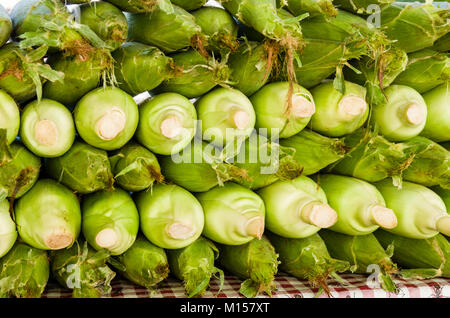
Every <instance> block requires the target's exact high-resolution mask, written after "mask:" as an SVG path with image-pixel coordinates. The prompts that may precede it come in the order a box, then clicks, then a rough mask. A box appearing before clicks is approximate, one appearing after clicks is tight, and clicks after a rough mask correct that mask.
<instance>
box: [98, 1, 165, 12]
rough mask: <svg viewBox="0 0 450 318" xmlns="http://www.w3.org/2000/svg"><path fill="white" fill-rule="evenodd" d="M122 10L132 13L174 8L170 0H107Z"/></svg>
mask: <svg viewBox="0 0 450 318" xmlns="http://www.w3.org/2000/svg"><path fill="white" fill-rule="evenodd" d="M106 1H107V2H109V3H112V4H114V5H115V6H116V7H118V8H120V9H122V11H126V12H131V13H145V12H147V13H151V12H153V11H154V10H156V9H157V8H162V9H163V10H173V8H172V3H171V2H170V0H106Z"/></svg>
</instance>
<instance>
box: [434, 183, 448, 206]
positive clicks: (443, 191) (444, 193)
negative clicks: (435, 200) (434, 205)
mask: <svg viewBox="0 0 450 318" xmlns="http://www.w3.org/2000/svg"><path fill="white" fill-rule="evenodd" d="M431 190H433V191H434V192H436V193H437V194H438V195H439V196H440V197H441V199H442V201H444V203H445V206H446V207H447V212H450V190H449V189H442V188H441V187H439V186H435V187H432V188H431Z"/></svg>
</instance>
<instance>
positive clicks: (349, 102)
mask: <svg viewBox="0 0 450 318" xmlns="http://www.w3.org/2000/svg"><path fill="white" fill-rule="evenodd" d="M339 109H340V110H341V112H343V113H344V114H345V115H347V116H352V117H355V116H359V115H361V114H363V113H364V112H365V111H366V109H367V103H366V101H365V100H364V99H363V98H361V97H358V96H344V97H343V98H342V99H341V101H340V102H339Z"/></svg>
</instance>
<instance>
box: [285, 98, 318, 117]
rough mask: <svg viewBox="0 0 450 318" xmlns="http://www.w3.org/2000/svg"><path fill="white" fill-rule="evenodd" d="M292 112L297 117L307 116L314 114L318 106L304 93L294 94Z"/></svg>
mask: <svg viewBox="0 0 450 318" xmlns="http://www.w3.org/2000/svg"><path fill="white" fill-rule="evenodd" d="M291 112H292V114H293V115H294V116H295V117H300V118H307V117H311V116H312V115H314V113H315V112H316V106H315V105H314V103H312V102H311V101H309V100H308V99H307V98H305V97H304V96H303V95H302V94H296V95H294V96H292V110H291Z"/></svg>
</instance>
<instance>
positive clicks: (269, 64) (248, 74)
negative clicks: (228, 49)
mask: <svg viewBox="0 0 450 318" xmlns="http://www.w3.org/2000/svg"><path fill="white" fill-rule="evenodd" d="M269 50H270V49H269V48H266V47H265V46H264V45H263V44H260V43H258V42H253V41H252V42H244V43H241V44H240V46H239V49H238V50H237V51H236V52H233V53H231V55H230V56H229V57H228V65H229V67H230V70H231V82H232V83H231V84H230V85H232V86H233V87H235V88H237V89H238V90H240V91H241V92H243V93H244V94H245V95H247V96H251V95H253V94H254V93H255V92H256V91H258V90H259V89H260V88H261V87H263V86H264V85H265V84H266V83H267V81H268V80H269V75H270V74H271V72H272V68H273V63H274V61H273V59H275V56H273V54H271V53H270V51H269Z"/></svg>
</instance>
